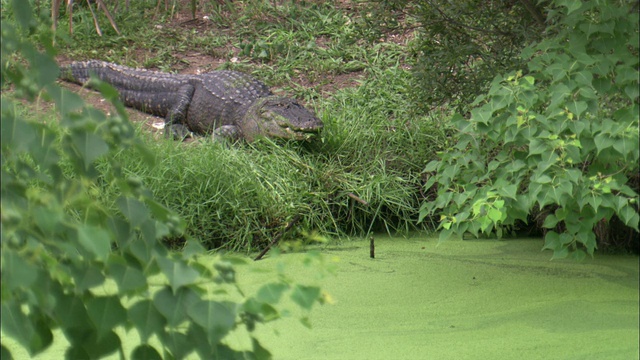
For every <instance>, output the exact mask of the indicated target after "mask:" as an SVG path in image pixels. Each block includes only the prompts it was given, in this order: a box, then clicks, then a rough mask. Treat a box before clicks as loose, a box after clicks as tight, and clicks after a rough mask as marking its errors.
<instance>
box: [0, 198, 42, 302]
mask: <svg viewBox="0 0 640 360" xmlns="http://www.w3.org/2000/svg"><path fill="white" fill-rule="evenodd" d="M3 205H4V204H3ZM3 210H4V208H3ZM3 216H4V213H3ZM3 225H4V224H3ZM3 235H4V233H3ZM1 254H2V291H3V292H4V291H11V290H14V289H16V288H18V287H23V288H25V289H29V288H30V287H31V286H32V285H33V284H34V283H35V281H36V278H37V276H38V271H37V269H36V267H35V266H34V265H33V264H31V263H29V262H27V261H25V260H24V259H23V257H22V256H20V255H18V253H17V252H15V251H13V250H11V249H5V248H4V247H3V249H2V253H1Z"/></svg>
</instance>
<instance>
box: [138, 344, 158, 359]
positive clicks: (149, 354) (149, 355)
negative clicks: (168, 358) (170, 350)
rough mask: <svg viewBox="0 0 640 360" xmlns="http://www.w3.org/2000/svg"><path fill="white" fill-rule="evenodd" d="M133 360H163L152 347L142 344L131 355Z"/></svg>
mask: <svg viewBox="0 0 640 360" xmlns="http://www.w3.org/2000/svg"><path fill="white" fill-rule="evenodd" d="M131 359H133V360H162V356H160V353H158V351H157V350H156V349H155V348H154V347H153V346H151V345H148V344H141V345H138V346H136V348H135V349H133V352H132V353H131Z"/></svg>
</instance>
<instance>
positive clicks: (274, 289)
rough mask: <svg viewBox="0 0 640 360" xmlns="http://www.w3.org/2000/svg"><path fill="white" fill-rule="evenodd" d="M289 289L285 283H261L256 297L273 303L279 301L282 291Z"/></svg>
mask: <svg viewBox="0 0 640 360" xmlns="http://www.w3.org/2000/svg"><path fill="white" fill-rule="evenodd" d="M287 289H289V285H287V284H285V283H270V284H266V285H263V286H262V287H261V288H260V290H258V293H257V294H256V299H257V300H258V301H262V302H265V303H268V304H275V303H277V302H278V301H280V298H281V297H282V293H284V292H285V291H286V290H287Z"/></svg>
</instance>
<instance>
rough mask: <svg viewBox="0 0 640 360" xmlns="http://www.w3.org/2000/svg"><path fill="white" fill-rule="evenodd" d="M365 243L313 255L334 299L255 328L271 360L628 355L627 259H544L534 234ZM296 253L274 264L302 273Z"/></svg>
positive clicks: (306, 272)
mask: <svg viewBox="0 0 640 360" xmlns="http://www.w3.org/2000/svg"><path fill="white" fill-rule="evenodd" d="M375 243H376V258H375V259H370V258H369V242H368V241H366V240H363V241H355V242H348V243H344V244H342V245H340V246H329V247H326V248H324V249H323V250H322V253H323V254H324V255H325V257H326V258H328V259H332V258H335V260H337V261H336V262H335V263H334V265H333V266H334V267H335V276H328V277H326V278H325V279H324V281H322V282H321V284H322V287H323V289H324V290H325V291H327V292H328V293H329V294H331V296H332V298H333V299H334V300H335V304H333V305H323V306H316V307H314V308H313V310H312V312H311V313H310V314H309V316H310V320H311V324H312V330H308V329H307V328H306V327H304V326H303V325H302V324H301V323H300V322H299V321H298V319H297V318H296V317H292V318H288V319H285V320H281V321H277V322H275V323H272V324H271V326H270V327H263V328H260V329H259V330H260V331H259V336H258V337H259V338H260V339H261V340H263V343H264V344H268V347H269V349H270V350H271V351H272V353H273V354H274V358H275V359H638V335H639V330H638V329H639V322H638V316H639V313H638V300H639V299H638V281H639V277H638V273H639V269H638V257H637V256H607V255H597V256H596V257H595V258H594V259H586V260H585V261H583V262H579V263H577V262H575V261H572V260H553V261H550V258H551V255H552V254H551V252H547V251H545V252H541V251H540V249H541V248H542V240H540V239H518V240H501V241H497V240H473V241H469V240H465V241H462V240H458V241H455V240H452V241H446V242H442V243H440V244H438V241H437V240H436V239H432V238H424V237H423V238H420V237H416V238H404V239H398V238H393V239H392V238H383V237H379V238H378V237H376V241H375ZM302 257H303V255H302V254H292V255H285V256H280V257H279V258H280V259H279V260H283V261H285V262H286V263H287V264H288V265H287V266H288V268H287V269H288V270H289V271H288V272H290V273H292V274H296V275H295V278H296V279H298V280H304V279H313V278H314V277H315V276H314V273H313V269H309V268H307V267H304V266H302V265H300V263H301V261H300V259H301V258H302ZM273 261H276V260H274V259H266V260H263V261H260V262H258V264H257V266H258V267H261V268H264V269H268V268H270V267H273ZM260 276H265V275H259V276H256V275H255V274H251V275H250V278H251V279H252V281H255V282H257V283H259V282H260ZM263 281H264V279H263Z"/></svg>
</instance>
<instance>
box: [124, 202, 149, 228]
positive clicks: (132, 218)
mask: <svg viewBox="0 0 640 360" xmlns="http://www.w3.org/2000/svg"><path fill="white" fill-rule="evenodd" d="M116 203H117V204H118V209H120V211H121V212H122V214H123V215H124V216H125V217H126V218H127V219H128V220H129V222H130V223H131V226H133V227H136V226H139V225H141V224H142V223H143V222H145V221H146V220H147V219H148V218H149V209H147V207H146V206H145V205H144V203H143V202H141V201H139V200H137V199H134V198H132V197H125V196H121V197H119V198H118V200H117V201H116Z"/></svg>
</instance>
